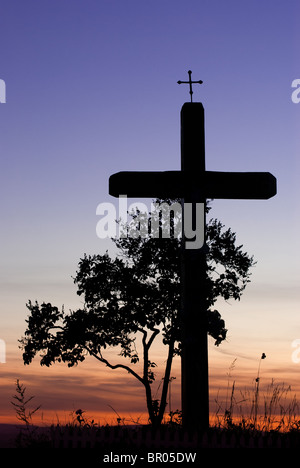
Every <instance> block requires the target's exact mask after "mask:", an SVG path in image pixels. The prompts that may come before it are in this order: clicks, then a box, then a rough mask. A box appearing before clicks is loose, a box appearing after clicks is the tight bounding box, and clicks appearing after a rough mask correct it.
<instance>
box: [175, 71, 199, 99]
mask: <svg viewBox="0 0 300 468" xmlns="http://www.w3.org/2000/svg"><path fill="white" fill-rule="evenodd" d="M188 74H189V81H177V83H178V84H182V83H187V84H189V85H190V95H191V102H193V88H192V84H193V83H198V84H202V83H203V81H202V80H199V81H192V72H191V70H189V71H188Z"/></svg>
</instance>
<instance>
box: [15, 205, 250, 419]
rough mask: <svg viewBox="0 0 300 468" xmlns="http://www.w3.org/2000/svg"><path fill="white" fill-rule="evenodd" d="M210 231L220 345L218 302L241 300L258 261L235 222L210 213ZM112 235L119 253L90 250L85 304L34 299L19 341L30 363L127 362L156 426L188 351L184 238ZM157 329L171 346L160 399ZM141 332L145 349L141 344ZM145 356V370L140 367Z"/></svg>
mask: <svg viewBox="0 0 300 468" xmlns="http://www.w3.org/2000/svg"><path fill="white" fill-rule="evenodd" d="M168 203H170V200H169V201H168ZM208 211H209V208H207V212H208ZM132 217H133V219H135V220H137V219H138V222H139V223H141V222H146V223H148V222H149V219H150V221H151V218H149V219H148V220H147V218H144V221H141V219H142V218H141V217H140V216H138V214H132ZM174 222H176V220H174ZM161 226H162V224H160V229H161ZM206 230H207V240H206V243H207V247H208V252H207V275H206V281H207V287H206V290H207V304H206V305H207V307H206V309H207V314H208V317H207V318H208V330H207V332H208V334H209V335H210V336H212V337H213V338H214V340H215V344H216V345H217V346H218V345H220V343H221V342H222V341H223V340H225V338H226V332H227V330H226V328H225V322H224V320H223V319H222V318H221V315H220V313H219V312H218V311H217V310H215V309H214V308H213V305H214V304H215V302H216V300H217V298H219V297H223V298H224V299H225V300H229V299H230V298H233V299H235V300H239V299H240V297H241V295H242V292H243V291H244V289H245V287H246V285H247V283H248V282H249V281H250V279H249V277H250V272H249V270H250V268H251V267H252V266H253V264H254V262H253V257H250V256H249V255H248V254H247V253H245V252H243V251H242V247H243V246H242V245H240V246H236V245H235V243H236V235H235V234H234V233H233V232H232V231H231V229H227V230H224V225H223V224H222V223H221V222H219V221H218V220H216V219H211V220H210V221H209V222H208V224H207V229H206ZM152 234H153V233H152ZM113 241H114V243H115V245H116V247H117V248H118V251H119V252H120V254H119V255H117V256H116V257H115V258H111V256H110V255H109V254H108V252H106V253H105V254H104V255H93V256H90V255H89V256H88V255H84V257H83V258H82V259H81V260H80V262H79V265H78V267H79V268H78V271H77V272H76V276H75V278H74V282H75V284H76V285H77V287H78V291H77V294H78V295H79V296H83V297H84V304H85V305H84V308H82V309H78V310H75V311H71V312H70V313H69V314H66V313H65V311H64V310H61V311H60V310H59V309H58V308H57V307H56V306H52V304H51V303H46V302H44V303H42V304H41V305H39V304H38V303H37V302H35V303H32V302H31V301H29V302H28V304H27V308H28V309H29V310H30V315H29V317H28V319H27V320H26V322H27V329H26V331H25V335H24V337H23V338H22V339H21V340H20V342H21V348H22V349H23V360H24V363H25V364H29V363H31V361H32V359H33V358H34V357H35V355H36V354H37V353H39V352H42V354H41V360H40V364H41V365H45V366H50V365H51V364H53V363H54V362H56V361H58V362H60V361H62V362H65V363H67V364H68V366H74V365H76V364H78V363H79V362H81V361H84V359H85V357H86V356H87V355H90V356H93V357H94V358H96V359H97V360H98V361H100V362H101V363H104V364H105V365H106V366H108V367H109V368H111V369H120V368H121V369H124V370H125V371H127V372H128V373H129V374H131V375H132V376H133V377H134V378H136V379H137V380H138V381H139V382H140V383H141V385H143V387H144V390H145V395H146V402H147V409H148V414H149V421H150V422H151V424H152V425H155V426H156V425H159V424H161V422H162V419H163V416H164V413H165V410H166V405H167V393H168V386H169V382H170V379H171V367H172V360H173V357H174V356H175V355H180V352H181V337H180V330H181V326H180V314H179V311H180V245H181V241H180V239H179V238H178V237H176V236H174V235H173V236H171V238H169V239H165V238H162V237H159V238H157V236H153V235H149V236H147V237H144V238H143V237H141V236H133V237H124V238H119V239H113ZM158 335H160V336H161V339H162V342H163V343H164V345H165V346H166V349H167V358H166V365H165V369H164V377H163V381H162V390H161V397H160V400H156V399H154V398H153V390H152V384H153V382H154V381H155V373H154V368H155V367H156V363H155V362H152V361H151V359H150V348H151V346H152V345H153V343H154V341H155V340H156V339H157V337H158ZM138 337H140V341H141V347H142V356H140V355H139V353H138V351H137V347H136V340H137V339H138ZM108 347H115V348H118V350H119V355H120V356H122V357H123V358H125V361H124V362H126V363H120V364H112V363H111V362H109V361H108V360H107V358H106V357H105V349H106V348H108ZM140 361H141V363H140V366H141V368H142V370H141V372H139V371H138V370H137V367H138V363H139V362H140Z"/></svg>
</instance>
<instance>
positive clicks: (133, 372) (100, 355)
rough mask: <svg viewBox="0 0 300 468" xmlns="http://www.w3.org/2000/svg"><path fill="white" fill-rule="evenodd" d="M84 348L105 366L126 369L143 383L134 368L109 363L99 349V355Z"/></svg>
mask: <svg viewBox="0 0 300 468" xmlns="http://www.w3.org/2000/svg"><path fill="white" fill-rule="evenodd" d="M86 350H87V351H88V352H89V354H90V355H91V356H93V357H95V358H96V359H97V360H98V361H100V362H103V363H104V364H105V365H106V366H107V367H109V368H110V369H124V370H126V371H127V372H129V374H131V375H133V376H134V377H135V378H136V379H137V380H138V381H139V382H141V383H142V384H143V385H144V380H143V379H142V377H140V376H139V375H138V374H137V373H136V372H135V371H134V370H132V369H131V368H130V367H128V366H126V365H124V364H111V363H110V362H108V360H107V359H105V358H104V357H103V356H102V354H101V351H100V350H99V356H98V355H97V354H96V353H94V352H93V351H91V350H90V349H89V348H86Z"/></svg>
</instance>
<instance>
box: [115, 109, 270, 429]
mask: <svg viewBox="0 0 300 468" xmlns="http://www.w3.org/2000/svg"><path fill="white" fill-rule="evenodd" d="M109 193H110V195H113V196H115V197H119V196H120V195H125V194H126V195H127V197H134V198H136V197H141V198H145V197H153V198H171V199H172V198H179V197H180V198H182V199H183V202H184V204H185V203H192V204H193V205H194V206H195V205H196V204H198V203H204V204H205V202H206V199H207V198H213V199H214V198H228V199H268V198H270V197H273V196H274V195H275V194H276V179H275V177H274V176H273V175H272V174H270V173H269V172H246V173H241V172H211V171H206V170H205V144H204V108H203V105H202V104H201V103H200V102H199V103H198V102H197V103H193V102H188V103H185V104H183V106H182V109H181V171H167V172H118V173H116V174H113V175H112V176H111V177H110V179H109ZM184 204H183V206H184ZM183 216H184V210H183ZM204 226H205V220H204ZM182 238H183V240H184V233H183V235H182ZM204 247H205V246H204ZM205 255H206V249H205V248H200V249H199V248H198V249H190V248H189V249H187V248H183V249H182V276H181V303H182V311H181V319H182V357H181V363H182V367H181V381H182V385H181V387H182V388H181V390H182V416H183V425H184V427H186V428H187V429H190V430H195V429H201V430H206V429H207V428H208V427H209V392H208V387H209V386H208V351H207V310H206V297H207V294H206V268H207V266H206V257H205Z"/></svg>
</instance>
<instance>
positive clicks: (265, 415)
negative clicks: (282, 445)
mask: <svg viewBox="0 0 300 468" xmlns="http://www.w3.org/2000/svg"><path fill="white" fill-rule="evenodd" d="M265 358H266V355H265V354H264V353H262V355H261V358H260V360H259V365H258V371H257V376H256V378H255V380H254V385H253V387H251V388H250V389H244V390H237V388H236V383H235V381H233V382H232V384H231V385H230V379H231V372H232V371H233V369H234V367H235V362H236V360H234V361H233V363H232V364H231V366H230V368H229V372H228V374H227V376H228V384H227V394H226V398H225V404H223V403H220V402H219V401H218V398H217V399H216V401H215V403H216V407H217V409H216V414H215V417H214V426H216V427H218V428H224V429H243V430H248V431H250V430H251V431H261V432H270V431H277V432H290V431H295V430H297V431H300V415H299V405H298V402H297V399H296V396H295V395H293V394H292V389H291V387H290V386H289V385H286V384H284V383H277V382H275V380H274V379H272V380H271V382H270V383H269V384H268V385H267V386H265V388H264V389H262V388H261V377H260V369H261V362H262V360H263V359H265Z"/></svg>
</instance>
